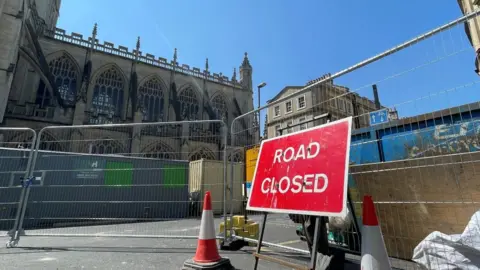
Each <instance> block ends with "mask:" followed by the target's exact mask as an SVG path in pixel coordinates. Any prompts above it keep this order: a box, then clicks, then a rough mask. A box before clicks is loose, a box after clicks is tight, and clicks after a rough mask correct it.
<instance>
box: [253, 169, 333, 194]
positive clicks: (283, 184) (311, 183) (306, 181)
mask: <svg viewBox="0 0 480 270" xmlns="http://www.w3.org/2000/svg"><path fill="white" fill-rule="evenodd" d="M327 187H328V177H327V175H325V174H323V173H319V174H306V175H303V176H302V175H295V176H294V177H292V178H291V179H290V177H288V176H284V177H282V178H281V179H280V180H279V181H277V180H276V179H275V177H273V178H265V179H264V180H263V182H262V193H264V194H266V193H277V192H279V193H282V194H284V193H286V192H288V191H290V192H292V193H299V192H303V193H322V192H324V191H325V190H326V189H327Z"/></svg>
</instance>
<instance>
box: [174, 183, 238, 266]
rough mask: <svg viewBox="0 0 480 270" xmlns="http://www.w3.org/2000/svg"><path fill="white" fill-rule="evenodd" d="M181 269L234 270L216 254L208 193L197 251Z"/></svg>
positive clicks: (204, 203) (208, 193) (206, 194)
mask: <svg viewBox="0 0 480 270" xmlns="http://www.w3.org/2000/svg"><path fill="white" fill-rule="evenodd" d="M183 269H216V270H223V269H225V270H232V269H235V268H234V267H233V266H232V264H231V263H230V260H229V259H228V258H222V257H220V254H219V253H218V248H217V237H216V236H215V224H214V220H213V212H212V201H211V197H210V191H207V192H205V199H204V201H203V212H202V221H201V223H200V234H199V236H198V245H197V251H196V252H195V256H194V257H193V258H192V259H190V260H187V261H185V263H184V264H183Z"/></svg>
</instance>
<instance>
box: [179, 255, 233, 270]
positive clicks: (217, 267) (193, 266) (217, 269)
mask: <svg viewBox="0 0 480 270" xmlns="http://www.w3.org/2000/svg"><path fill="white" fill-rule="evenodd" d="M200 269H210V270H235V267H233V266H232V263H231V262H230V259H228V258H220V260H219V261H216V262H212V263H198V262H195V261H193V259H190V260H187V261H186V262H185V263H184V264H183V268H182V270H200Z"/></svg>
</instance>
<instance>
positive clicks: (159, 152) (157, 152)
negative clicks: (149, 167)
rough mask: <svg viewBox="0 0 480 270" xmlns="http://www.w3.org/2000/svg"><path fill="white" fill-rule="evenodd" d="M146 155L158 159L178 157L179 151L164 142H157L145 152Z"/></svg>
mask: <svg viewBox="0 0 480 270" xmlns="http://www.w3.org/2000/svg"><path fill="white" fill-rule="evenodd" d="M143 156H144V157H148V158H158V159H177V153H176V152H175V151H174V150H173V149H172V148H171V147H170V146H168V145H166V144H164V143H157V144H156V145H155V146H154V147H152V148H150V149H149V150H148V151H146V152H145V153H144V154H143Z"/></svg>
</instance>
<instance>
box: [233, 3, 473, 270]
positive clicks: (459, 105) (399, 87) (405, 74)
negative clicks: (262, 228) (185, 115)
mask: <svg viewBox="0 0 480 270" xmlns="http://www.w3.org/2000/svg"><path fill="white" fill-rule="evenodd" d="M479 13H480V11H479V10H477V11H475V12H474V13H471V14H467V15H465V16H462V17H461V18H459V19H457V20H455V21H452V22H450V23H448V24H445V25H443V26H441V27H439V28H436V29H434V30H432V31H429V32H427V33H425V34H423V35H420V36H418V37H416V38H414V39H411V40H409V41H407V42H405V43H402V44H400V45H398V46H395V47H393V48H392V49H390V50H387V51H385V52H383V53H381V54H378V55H376V56H374V57H372V58H369V59H366V60H365V61H362V62H360V63H358V64H356V65H353V66H351V67H349V68H347V69H344V70H342V71H340V72H338V73H335V74H326V75H324V76H322V77H320V78H319V79H316V80H314V81H310V82H308V83H307V84H306V86H305V87H303V88H302V89H300V90H299V88H298V87H297V88H292V89H288V88H287V89H286V90H285V91H284V92H283V93H280V94H279V95H278V96H277V98H276V99H274V100H271V101H270V103H269V104H267V105H266V106H263V107H261V108H259V109H256V110H253V111H250V112H248V113H246V114H244V115H242V116H239V117H237V118H236V119H234V120H233V122H232V127H231V133H232V147H240V148H245V149H248V148H252V147H255V146H258V144H259V140H258V138H259V135H257V136H256V139H254V138H252V134H257V132H259V131H258V129H255V128H256V126H255V125H253V124H252V123H256V122H257V121H259V120H260V119H265V114H266V115H267V116H266V119H267V121H266V128H265V129H264V130H265V131H266V134H264V137H266V138H272V137H275V136H279V135H282V134H286V133H290V132H295V131H299V130H303V129H307V128H310V127H313V126H317V125H321V124H323V123H325V122H326V121H329V120H330V121H335V120H338V119H341V118H344V117H348V116H353V118H354V120H353V131H352V142H351V149H350V164H351V167H350V172H349V196H350V198H351V199H352V201H353V204H352V205H353V206H354V207H352V208H350V209H349V210H350V211H349V212H350V214H349V216H348V217H347V218H346V219H344V220H342V219H333V218H330V219H329V224H328V226H329V240H330V243H331V244H332V246H337V247H338V246H342V247H344V248H347V249H349V250H350V251H351V252H353V253H356V252H359V251H360V250H359V248H360V245H359V243H360V239H359V237H358V234H357V232H358V228H356V226H355V221H358V222H359V224H361V222H362V219H361V216H362V213H361V204H362V199H363V196H364V195H372V196H373V200H374V201H375V202H376V208H377V212H378V217H379V220H380V223H381V227H382V231H383V234H384V240H385V243H386V247H387V250H388V253H389V256H391V257H393V258H399V259H402V260H416V261H417V262H418V261H421V260H424V259H425V258H423V257H422V256H424V255H422V253H421V252H420V251H421V250H420V249H421V248H422V246H421V245H419V244H420V243H421V242H422V241H423V240H424V239H425V238H426V237H427V236H428V235H429V234H430V233H432V232H434V231H440V232H442V233H445V234H461V233H462V232H463V230H464V229H465V227H466V226H467V224H468V223H469V221H470V218H471V217H472V215H473V214H474V213H475V212H476V211H478V210H479V204H480V188H479V185H478V179H480V176H479V174H478V173H477V172H476V171H477V170H479V169H480V168H477V167H478V161H480V152H477V151H478V150H480V141H479V140H480V124H479V123H478V122H479V121H480V92H479V91H478V83H479V82H480V80H479V78H478V74H477V72H478V67H477V70H476V71H474V69H475V65H476V63H477V62H478V61H475V60H476V52H475V49H478V48H472V47H473V46H472V43H471V41H469V39H468V38H467V36H466V34H465V31H466V30H465V29H467V31H468V27H466V28H465V27H464V24H467V25H471V24H473V23H478V22H477V20H479V19H478V18H477V16H478V14H479ZM477 60H478V59H477ZM378 97H380V99H379V98H378ZM231 181H232V183H233V182H240V183H242V184H243V181H244V179H241V178H238V177H237V178H233V179H232V180H231ZM352 212H355V214H356V215H355V216H353V215H352V214H351V213H352ZM290 219H291V220H293V221H288V222H289V224H290V226H291V228H292V231H295V227H296V226H297V224H295V223H301V221H302V217H298V216H290ZM267 224H268V223H267ZM267 234H268V232H267ZM431 237H432V236H431ZM242 239H245V240H247V241H249V242H253V243H256V242H257V241H256V240H254V239H246V238H242ZM428 239H430V238H427V240H425V241H427V242H428V241H432V240H431V239H430V240H428ZM266 245H268V243H266ZM271 246H274V247H281V248H285V249H292V248H291V247H289V246H283V247H282V246H279V245H271ZM423 251H425V250H423ZM440 251H442V252H444V254H445V252H446V253H448V249H447V248H445V249H444V250H438V249H437V250H427V251H425V253H424V254H429V252H430V253H435V252H440ZM452 252H453V251H452ZM402 263H403V264H404V265H403V266H405V267H406V264H407V263H406V262H402ZM430 267H431V266H430ZM433 268H435V267H433ZM429 269H432V268H429Z"/></svg>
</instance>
